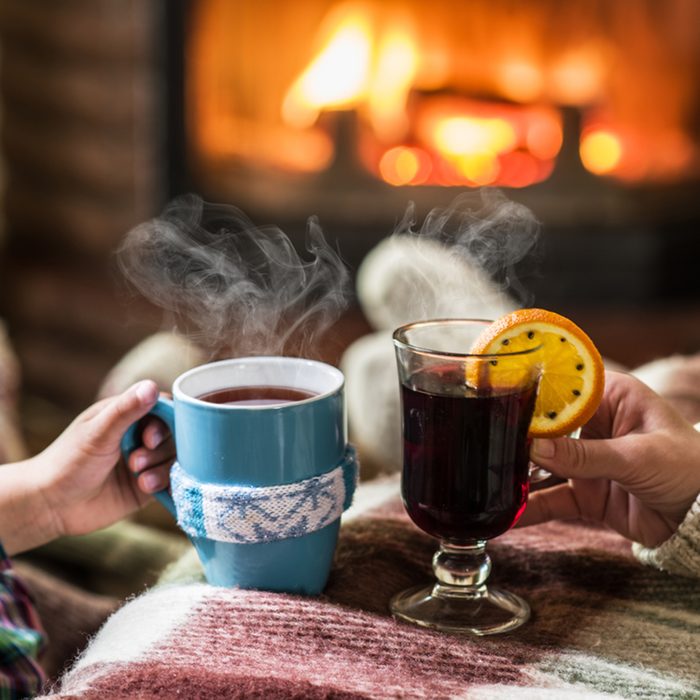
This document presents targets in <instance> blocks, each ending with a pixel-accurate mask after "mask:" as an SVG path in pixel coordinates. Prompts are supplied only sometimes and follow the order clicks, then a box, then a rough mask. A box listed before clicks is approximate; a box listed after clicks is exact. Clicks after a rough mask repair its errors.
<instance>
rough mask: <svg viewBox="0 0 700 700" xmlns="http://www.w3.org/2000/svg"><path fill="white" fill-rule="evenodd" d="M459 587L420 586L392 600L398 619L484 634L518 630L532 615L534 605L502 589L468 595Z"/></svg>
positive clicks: (444, 630) (428, 625) (464, 632)
mask: <svg viewBox="0 0 700 700" xmlns="http://www.w3.org/2000/svg"><path fill="white" fill-rule="evenodd" d="M456 588H457V589H458V587H456V586H443V585H440V584H436V585H433V586H417V587H416V588H409V589H408V590H407V591H403V592H401V593H399V594H398V595H396V596H394V597H393V598H392V599H391V602H390V603H389V607H390V608H391V612H392V615H393V616H394V617H395V618H396V619H397V620H402V621H403V622H410V623H412V624H414V625H420V626H421V627H429V628H431V629H436V630H440V631H441V632H453V633H459V634H475V635H478V636H484V635H488V634H500V633H502V632H510V631H511V630H514V629H516V628H518V627H520V625H522V624H523V623H524V622H527V620H528V619H529V618H530V606H529V605H528V604H527V603H526V602H525V601H524V600H523V599H522V598H520V597H519V596H517V595H515V594H514V593H509V592H508V591H503V590H500V589H498V588H484V589H482V590H481V591H480V592H479V593H478V594H473V593H469V594H465V592H464V591H463V590H455V589H456Z"/></svg>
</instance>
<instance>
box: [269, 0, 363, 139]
mask: <svg viewBox="0 0 700 700" xmlns="http://www.w3.org/2000/svg"><path fill="white" fill-rule="evenodd" d="M341 14H342V20H340V22H339V24H338V25H337V26H336V27H334V29H333V31H332V32H331V36H330V38H329V39H328V40H327V41H326V42H325V45H324V46H323V48H322V49H321V50H320V52H319V53H318V55H317V56H316V57H315V58H314V59H313V61H312V62H311V63H310V64H309V66H308V67H307V68H306V70H305V71H304V72H303V73H302V74H301V75H300V76H299V78H297V80H296V81H295V82H294V84H293V85H292V87H291V88H290V90H289V92H288V93H287V95H286V97H285V99H284V102H283V104H282V115H283V117H284V119H285V121H286V122H287V123H288V124H290V125H292V126H296V127H299V128H303V127H309V126H311V125H313V123H314V122H315V121H316V119H317V118H318V116H319V113H320V111H321V109H337V108H341V107H350V106H354V105H356V104H357V101H358V99H359V98H360V97H361V96H363V95H365V94H366V93H367V90H368V77H369V67H370V58H371V53H372V34H371V29H370V23H369V18H368V17H367V16H366V15H365V13H364V12H362V11H361V10H360V9H357V8H350V9H348V10H347V11H344V10H342V9H341Z"/></svg>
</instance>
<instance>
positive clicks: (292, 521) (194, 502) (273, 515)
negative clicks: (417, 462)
mask: <svg viewBox="0 0 700 700" xmlns="http://www.w3.org/2000/svg"><path fill="white" fill-rule="evenodd" d="M357 473H358V468H357V456H356V452H355V449H354V448H353V447H352V446H351V445H348V447H347V448H346V451H345V456H344V458H343V460H342V461H341V462H340V464H338V465H337V466H336V467H335V468H334V469H331V470H330V471H328V472H325V473H323V474H319V475H317V476H313V477H311V478H309V479H303V480H301V481H295V482H292V483H289V484H276V485H274V486H237V485H231V484H208V483H203V482H200V481H197V480H195V479H193V478H192V477H191V476H189V475H188V474H187V473H186V472H185V471H184V470H183V469H182V467H181V466H180V465H179V464H177V463H175V464H174V465H173V468H172V470H171V472H170V484H171V489H172V494H173V501H174V502H175V507H176V510H177V522H178V525H179V526H180V527H181V528H182V530H183V531H184V532H186V533H187V534H188V535H190V536H191V537H205V538H207V539H210V540H216V541H217V542H234V543H237V544H254V543H257V542H271V541H273V540H282V539H286V538H289V537H301V536H302V535H306V534H307V533H310V532H315V531H316V530H320V529H321V528H324V527H326V525H330V524H331V523H332V522H334V521H335V520H337V519H338V518H339V517H340V516H341V514H342V512H343V511H344V510H345V509H347V508H348V507H349V506H350V504H351V502H352V495H353V492H354V490H355V484H356V481H357Z"/></svg>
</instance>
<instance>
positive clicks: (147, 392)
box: [136, 380, 158, 403]
mask: <svg viewBox="0 0 700 700" xmlns="http://www.w3.org/2000/svg"><path fill="white" fill-rule="evenodd" d="M136 396H138V397H139V400H140V401H141V402H142V403H153V402H154V401H155V400H156V398H157V396H158V388H157V387H156V385H155V384H154V383H153V382H150V381H148V380H145V381H143V382H139V383H138V384H137V385H136Z"/></svg>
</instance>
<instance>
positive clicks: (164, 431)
mask: <svg viewBox="0 0 700 700" xmlns="http://www.w3.org/2000/svg"><path fill="white" fill-rule="evenodd" d="M169 437H170V431H169V430H168V428H166V426H165V423H163V421H161V420H159V419H158V418H151V419H149V420H148V423H147V424H146V427H145V428H144V429H143V432H142V433H141V440H142V441H143V444H144V445H145V446H146V447H148V448H149V449H151V450H154V449H155V448H156V447H158V446H159V445H160V444H161V443H163V442H165V441H166V440H167V439H168V438H169Z"/></svg>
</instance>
